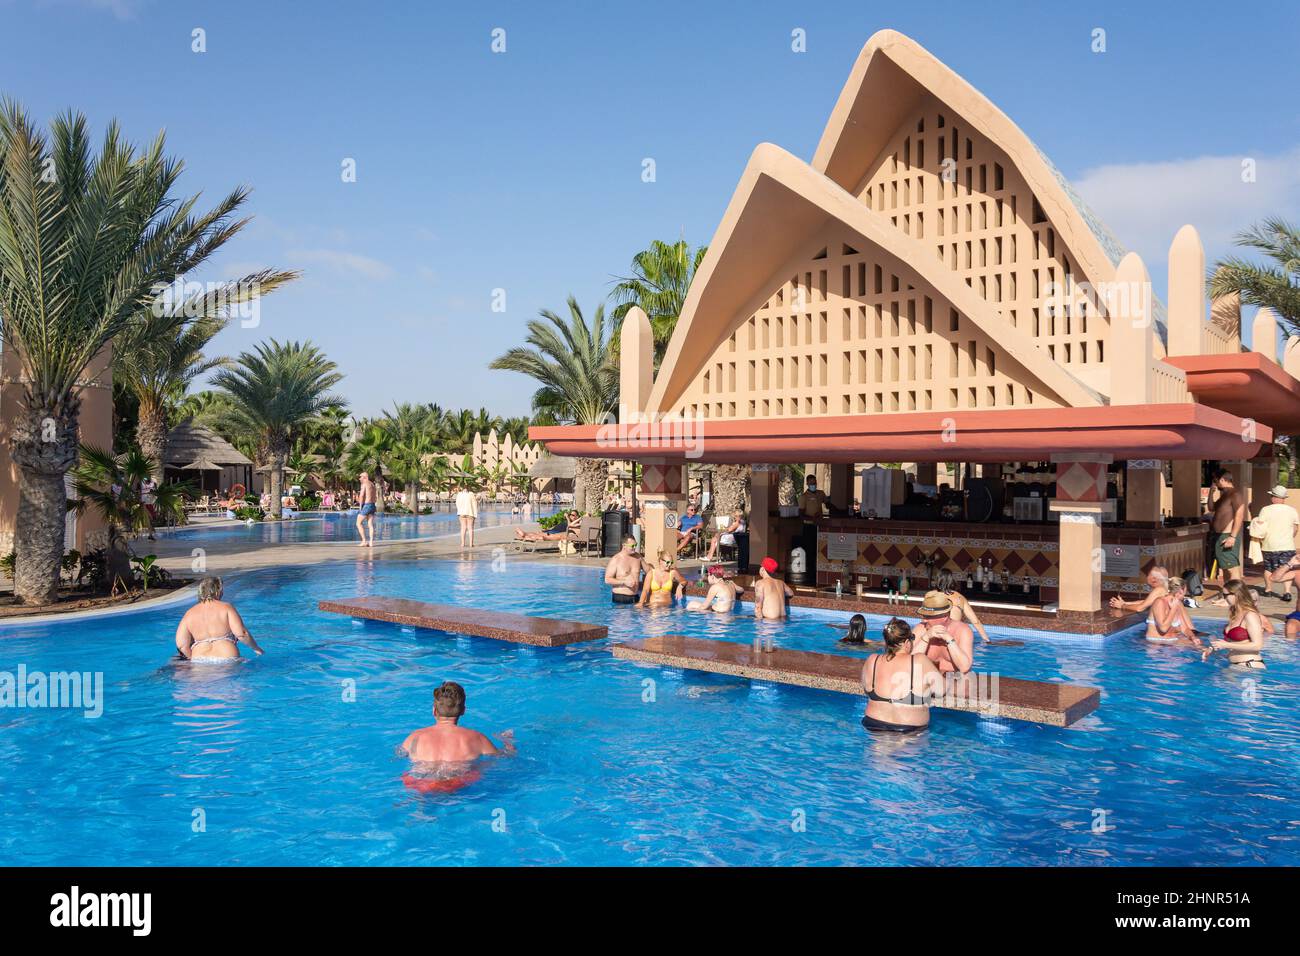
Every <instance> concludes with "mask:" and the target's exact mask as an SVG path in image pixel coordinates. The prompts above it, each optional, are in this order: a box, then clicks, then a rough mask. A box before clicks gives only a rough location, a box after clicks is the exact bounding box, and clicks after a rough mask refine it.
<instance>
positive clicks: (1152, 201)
mask: <svg viewBox="0 0 1300 956" xmlns="http://www.w3.org/2000/svg"><path fill="white" fill-rule="evenodd" d="M1245 159H1253V160H1254V161H1255V181H1254V182H1249V183H1247V182H1242V162H1243V160H1245ZM1072 182H1073V184H1074V187H1075V188H1076V189H1077V190H1078V191H1079V194H1080V195H1081V196H1083V198H1084V200H1085V201H1086V202H1087V203H1088V205H1089V206H1090V207H1091V208H1092V210H1093V211H1094V212H1095V213H1096V214H1097V215H1098V216H1099V217H1101V220H1102V221H1103V222H1105V223H1106V225H1107V226H1108V227H1109V228H1110V231H1111V232H1113V233H1114V234H1115V238H1117V239H1118V240H1119V241H1120V244H1121V245H1123V246H1124V247H1125V248H1127V249H1131V250H1133V251H1134V252H1137V253H1138V254H1139V255H1141V256H1142V258H1143V259H1144V260H1145V261H1146V262H1147V265H1148V268H1150V267H1151V266H1152V265H1153V264H1155V265H1156V266H1157V268H1159V267H1163V265H1164V263H1165V261H1166V260H1167V258H1168V256H1169V244H1170V243H1171V242H1172V241H1173V238H1174V233H1176V232H1177V231H1178V230H1179V229H1180V228H1182V227H1183V226H1184V225H1186V224H1187V223H1191V224H1192V225H1193V226H1195V227H1196V229H1197V231H1198V232H1199V233H1200V234H1201V242H1202V243H1203V244H1204V246H1205V258H1206V264H1207V266H1208V265H1209V264H1210V263H1211V262H1213V261H1214V260H1215V259H1216V258H1219V257H1221V256H1223V255H1225V254H1231V253H1233V252H1234V251H1237V252H1241V251H1242V250H1235V249H1234V247H1233V244H1232V237H1233V236H1235V235H1236V234H1237V233H1239V232H1241V231H1242V230H1243V229H1245V228H1247V227H1248V226H1250V225H1251V224H1252V223H1255V222H1257V221H1258V220H1260V219H1263V218H1264V217H1266V216H1282V217H1283V218H1291V219H1296V218H1300V216H1298V215H1297V213H1298V211H1300V146H1297V147H1296V148H1294V149H1292V150H1290V151H1289V152H1287V153H1283V154H1280V155H1272V156H1262V155H1255V156H1247V155H1241V156H1198V157H1194V158H1191V159H1178V160H1169V161H1165V162H1153V163H1130V164H1116V165H1109V166H1098V167H1095V168H1093V169H1089V170H1086V171H1085V172H1084V173H1083V175H1082V176H1080V177H1079V178H1078V179H1074V180H1072ZM1246 252H1247V253H1248V250H1247V251H1246Z"/></svg>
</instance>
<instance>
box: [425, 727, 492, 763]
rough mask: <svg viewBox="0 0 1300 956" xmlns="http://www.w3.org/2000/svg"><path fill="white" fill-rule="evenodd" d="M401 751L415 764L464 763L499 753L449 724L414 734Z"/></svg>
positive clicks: (475, 733)
mask: <svg viewBox="0 0 1300 956" xmlns="http://www.w3.org/2000/svg"><path fill="white" fill-rule="evenodd" d="M506 736H507V735H506V734H502V737H503V738H505V737H506ZM402 750H403V751H405V752H406V754H407V756H409V757H410V758H411V760H413V761H414V762H416V763H468V762H469V761H471V760H477V759H478V758H479V757H491V756H495V755H497V754H500V753H502V751H501V750H500V749H499V748H498V747H497V746H496V744H494V743H492V740H491V738H489V737H488V736H487V735H486V734H481V733H479V732H478V731H477V730H470V729H469V728H468V727H458V726H457V725H456V724H454V723H451V722H450V721H448V722H445V723H444V722H442V721H439V722H438V723H436V724H434V725H433V726H431V727H424V728H422V729H420V730H417V731H415V732H414V733H412V734H411V735H410V736H409V737H407V738H406V741H405V742H404V743H403V744H402Z"/></svg>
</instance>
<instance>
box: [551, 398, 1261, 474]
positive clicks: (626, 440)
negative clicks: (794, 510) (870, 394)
mask: <svg viewBox="0 0 1300 956" xmlns="http://www.w3.org/2000/svg"><path fill="white" fill-rule="evenodd" d="M528 437H529V438H530V439H531V440H532V441H536V442H541V443H542V444H544V445H545V446H546V447H547V449H548V450H549V451H550V452H551V454H553V455H567V456H579V457H587V458H614V459H655V458H669V459H678V458H686V459H688V460H691V461H706V462H719V463H728V464H747V463H759V462H763V463H768V462H772V463H775V462H808V461H815V462H872V461H972V462H985V461H987V462H1002V461H1042V460H1045V459H1047V458H1049V457H1051V456H1052V455H1053V454H1064V453H1073V454H1081V453H1105V454H1109V455H1112V456H1114V458H1115V459H1128V458H1193V459H1231V460H1237V459H1243V458H1252V457H1254V456H1255V455H1256V454H1257V453H1258V452H1259V451H1260V449H1261V448H1262V447H1265V446H1266V445H1267V444H1268V443H1269V442H1271V441H1272V438H1273V432H1272V430H1271V429H1270V428H1269V427H1268V426H1267V425H1256V426H1255V427H1254V429H1253V430H1252V429H1243V426H1242V422H1241V419H1240V417H1239V416H1237V415H1233V414H1230V413H1228V412H1225V411H1222V410H1220V409H1217V408H1209V407H1207V406H1205V405H1199V404H1192V403H1187V404H1168V405H1116V406H1106V407H1102V408H1033V409H985V410H980V409H972V410H957V411H945V412H898V413H892V414H877V415H835V416H821V417H791V418H762V419H729V420H723V419H695V420H692V421H681V420H678V421H673V420H666V421H663V422H660V423H659V424H657V425H654V424H640V425H638V424H626V425H617V424H611V425H566V426H551V427H534V428H530V429H529V430H528Z"/></svg>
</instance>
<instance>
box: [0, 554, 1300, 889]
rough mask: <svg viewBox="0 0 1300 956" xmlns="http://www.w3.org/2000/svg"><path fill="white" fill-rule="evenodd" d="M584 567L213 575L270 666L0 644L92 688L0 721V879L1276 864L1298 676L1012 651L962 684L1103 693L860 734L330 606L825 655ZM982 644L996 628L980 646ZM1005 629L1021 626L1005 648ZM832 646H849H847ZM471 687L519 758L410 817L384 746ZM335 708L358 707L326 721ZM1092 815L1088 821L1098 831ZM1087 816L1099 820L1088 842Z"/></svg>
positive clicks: (1285, 812)
mask: <svg viewBox="0 0 1300 956" xmlns="http://www.w3.org/2000/svg"><path fill="white" fill-rule="evenodd" d="M599 579H600V572H599V571H598V570H596V569H588V568H571V567H560V566H547V565H545V564H540V563H530V562H516V561H505V562H502V561H496V562H492V561H486V560H480V561H473V562H461V561H449V560H425V561H383V560H379V561H357V562H348V563H331V564H328V565H322V566H315V567H295V568H287V569H273V570H265V571H258V572H252V573H249V574H246V575H244V576H241V577H240V578H238V579H235V580H233V581H232V582H231V585H230V587H229V589H228V594H229V596H230V597H231V598H232V599H233V600H234V601H235V602H237V604H238V606H239V608H240V610H241V612H242V613H243V614H244V616H245V618H246V620H247V621H248V622H249V625H250V627H251V628H252V630H253V633H254V634H255V635H256V637H257V639H258V641H259V643H261V644H262V645H263V646H264V647H265V648H266V649H267V654H266V656H265V657H262V658H258V659H256V660H253V661H250V662H248V663H246V664H243V665H239V666H217V667H209V668H204V667H202V666H195V665H173V664H169V663H167V658H168V656H169V654H170V653H171V635H172V632H173V631H174V628H175V624H176V621H177V619H178V617H179V615H180V610H181V609H180V608H173V609H158V610H154V611H148V612H142V613H139V614H132V615H123V616H118V617H109V618H103V619H98V620H90V621H85V622H80V623H63V624H59V625H54V626H46V625H36V626H27V627H22V628H7V629H3V630H0V671H9V672H13V671H15V670H16V668H17V667H18V666H19V665H20V664H22V665H25V666H26V668H27V669H28V670H29V671H36V670H41V671H45V672H53V671H60V670H97V671H102V672H103V674H104V683H105V700H106V703H105V708H104V712H103V715H102V717H100V718H98V719H86V718H85V717H83V716H82V714H81V712H80V711H74V710H52V709H44V710H37V709H24V710H13V709H5V710H0V767H3V769H2V770H0V864H5V865H36V864H48V865H56V864H124V865H137V864H178V865H198V864H237V865H246V864H326V865H328V864H396V865H403V864H476V865H505V864H584V865H622V864H706V865H707V864H863V865H866V864H933V865H973V864H992V865H999V864H1067V865H1079V864H1111V865H1130V864H1151V863H1161V864H1169V865H1188V864H1218V865H1224V864H1227V865H1233V864H1294V863H1295V862H1296V861H1297V858H1298V856H1300V799H1297V795H1296V786H1295V781H1296V776H1297V769H1300V768H1298V766H1297V764H1298V757H1300V747H1297V737H1298V732H1297V730H1296V724H1295V720H1294V715H1295V713H1296V708H1297V703H1298V700H1297V697H1298V694H1297V689H1296V688H1297V682H1298V679H1300V662H1298V660H1297V658H1298V656H1300V655H1298V654H1297V651H1296V648H1295V647H1294V646H1292V645H1288V644H1287V642H1285V641H1284V640H1280V639H1276V640H1274V641H1273V642H1272V643H1271V645H1270V647H1269V652H1268V658H1269V664H1270V668H1269V670H1267V671H1265V672H1262V673H1260V672H1254V673H1250V674H1231V673H1229V672H1228V671H1227V670H1226V669H1224V668H1223V667H1222V666H1219V665H1215V664H1201V663H1200V662H1199V660H1198V659H1196V658H1194V657H1193V656H1192V654H1191V653H1190V652H1187V651H1180V650H1177V649H1174V648H1169V647H1152V646H1149V645H1147V644H1145V643H1144V642H1142V641H1141V640H1140V638H1138V637H1136V636H1133V635H1130V636H1124V635H1119V636H1116V637H1112V638H1109V639H1106V640H1102V639H1097V638H1059V637H1055V636H1043V637H1041V638H1031V639H1030V640H1031V643H1030V645H1029V646H1026V647H1023V648H1005V647H1003V648H993V649H990V650H988V651H986V652H982V653H981V655H980V657H979V660H978V664H979V666H980V667H981V668H982V669H997V670H1000V671H1001V672H1002V673H1005V674H1007V675H1010V676H1017V677H1033V678H1039V679H1046V680H1052V679H1066V680H1070V681H1075V682H1083V683H1092V684H1097V685H1100V686H1102V687H1104V688H1105V693H1104V695H1103V700H1102V704H1101V708H1100V709H1099V710H1098V711H1097V712H1096V713H1094V714H1092V715H1090V716H1088V717H1086V718H1085V719H1084V720H1082V721H1080V722H1079V723H1078V724H1076V725H1075V726H1074V727H1072V728H1070V729H1066V730H1060V729H1054V728H1049V727H1040V726H1036V725H1027V724H1013V723H1005V722H1000V721H987V720H980V719H979V718H977V717H974V716H973V715H968V714H952V713H947V712H942V711H936V712H935V715H934V723H933V726H932V727H931V729H930V730H928V731H926V732H925V733H923V734H921V735H919V736H916V737H909V738H904V739H894V738H890V737H884V736H874V735H868V734H867V733H866V732H864V731H863V730H862V728H861V727H860V726H859V723H858V721H859V719H860V717H861V713H862V708H863V701H862V700H861V699H860V698H852V697H848V696H845V695H839V694H833V693H826V692H819V691H813V690H805V689H801V688H794V687H784V686H778V685H773V684H767V683H761V682H750V681H746V680H741V679H736V678H729V677H722V676H713V675H705V674H698V673H690V672H681V671H673V670H665V669H661V668H656V667H647V666H641V665H637V664H633V663H630V662H624V661H618V660H615V659H614V658H613V657H612V656H611V655H610V654H609V653H608V651H607V650H606V649H605V646H604V644H605V642H594V643H593V644H590V645H583V644H579V645H572V646H570V647H568V648H557V649H542V648H530V647H525V646H519V645H513V644H503V643H499V642H496V641H491V640H483V639H477V638H468V637H456V636H451V635H445V634H437V633H429V632H417V631H405V630H402V629H401V628H399V627H396V626H392V625H387V624H379V623H368V624H360V623H354V622H353V621H351V620H350V619H348V618H346V617H339V616H336V615H327V614H322V613H320V612H318V611H317V610H316V602H317V601H318V600H319V599H322V598H342V597H347V596H351V595H355V594H365V593H377V594H387V595H395V596H404V597H415V598H421V599H425V600H438V601H451V602H455V603H459V604H464V605H468V606H475V607H485V608H492V609H500V610H511V611H518V612H523V613H532V614H541V615H549V616H553V617H567V618H571V619H577V620H588V621H607V622H608V623H609V626H610V639H611V640H617V639H620V638H627V637H638V636H646V635H650V634H663V633H688V634H696V635H700V636H712V637H717V638H720V639H732V640H742V641H749V640H752V637H753V633H754V628H755V627H763V628H765V629H767V630H769V631H770V632H771V633H772V634H773V635H774V637H775V640H776V642H777V644H778V645H780V646H785V647H796V648H819V649H823V650H832V651H834V650H838V649H836V648H834V641H835V638H836V637H837V636H838V635H837V633H836V632H835V631H834V630H832V629H831V628H830V627H828V626H827V623H826V622H827V621H828V620H837V619H838V620H842V619H843V615H830V614H828V613H827V612H818V611H807V610H802V609H795V611H794V612H793V616H792V618H791V619H790V621H788V622H785V623H780V622H777V623H765V624H756V623H755V622H754V620H753V619H752V617H750V616H747V615H744V614H739V615H735V616H733V617H723V616H718V615H693V614H687V613H686V612H683V611H679V610H662V611H661V610H656V611H640V610H637V609H634V608H628V607H611V606H610V604H609V603H608V599H607V597H606V596H605V595H604V592H603V590H602V588H601V587H600V585H599V583H598V582H599ZM992 630H993V631H994V633H1004V634H1005V633H1009V632H999V630H998V629H992ZM1020 636H1023V635H1020ZM845 652H846V653H847V651H845ZM444 679H453V680H457V681H459V682H460V683H462V684H464V686H465V688H466V690H467V693H468V708H469V709H468V714H467V717H466V720H465V723H466V724H467V725H468V726H472V727H475V728H478V729H481V730H484V731H487V732H489V733H496V732H498V731H501V730H504V729H506V728H513V729H514V731H515V735H516V739H517V742H518V746H519V750H520V752H519V756H517V757H515V758H513V759H506V760H501V761H495V762H492V764H491V765H490V766H489V767H488V769H487V771H486V773H485V774H484V776H483V779H482V780H481V781H480V782H479V783H477V784H475V785H473V786H471V787H469V788H467V789H465V790H462V791H460V792H458V793H456V794H453V795H442V796H420V795H417V794H414V793H412V792H410V791H408V790H406V789H405V788H404V787H403V786H402V784H401V782H400V780H399V777H400V774H401V772H402V771H403V769H405V764H404V762H403V761H402V760H400V759H398V758H397V757H396V756H395V755H394V748H395V747H396V746H397V745H398V744H400V743H401V741H402V739H403V738H404V737H405V735H406V734H407V733H408V732H409V731H410V730H412V729H414V728H416V727H420V726H424V725H426V724H428V723H431V722H432V718H431V716H430V713H429V711H430V707H431V705H432V691H433V688H434V687H435V686H436V684H437V683H438V682H440V681H442V680H444ZM349 687H355V701H354V702H347V701H346V700H345V697H346V696H347V694H348V689H349ZM1099 811H1104V815H1102V814H1099ZM1098 821H1100V830H1099V831H1098V830H1097V829H1095V828H1096V827H1097V826H1098Z"/></svg>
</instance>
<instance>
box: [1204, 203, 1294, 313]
mask: <svg viewBox="0 0 1300 956" xmlns="http://www.w3.org/2000/svg"><path fill="white" fill-rule="evenodd" d="M1233 242H1234V243H1235V244H1236V245H1238V246H1241V247H1243V248H1246V249H1254V250H1255V251H1256V252H1261V253H1263V254H1264V259H1265V261H1264V263H1262V264H1261V263H1258V262H1252V261H1250V260H1249V259H1243V258H1241V257H1239V256H1229V257H1228V258H1226V259H1220V260H1219V261H1218V262H1216V263H1215V264H1214V266H1213V268H1212V269H1211V270H1210V283H1209V284H1210V295H1211V296H1215V297H1218V296H1222V295H1231V294H1232V293H1234V292H1239V293H1241V301H1242V302H1244V303H1246V304H1248V305H1257V306H1260V307H1267V308H1270V309H1272V310H1273V311H1274V312H1275V313H1276V314H1277V317H1278V319H1279V320H1280V321H1281V322H1282V325H1283V326H1284V328H1285V329H1286V331H1287V333H1288V334H1289V335H1300V230H1297V228H1296V227H1295V226H1294V225H1292V224H1291V223H1289V222H1287V221H1286V220H1284V219H1277V218H1274V219H1265V220H1264V221H1263V222H1259V223H1256V224H1255V225H1253V226H1251V227H1250V228H1249V229H1247V230H1245V231H1244V232H1241V233H1238V234H1237V236H1236V237H1235V238H1234V240H1233Z"/></svg>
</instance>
